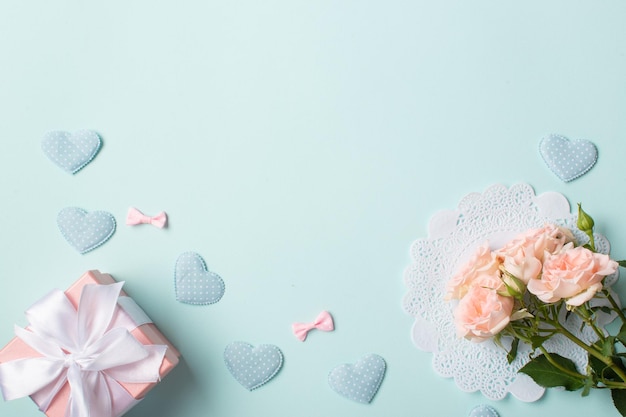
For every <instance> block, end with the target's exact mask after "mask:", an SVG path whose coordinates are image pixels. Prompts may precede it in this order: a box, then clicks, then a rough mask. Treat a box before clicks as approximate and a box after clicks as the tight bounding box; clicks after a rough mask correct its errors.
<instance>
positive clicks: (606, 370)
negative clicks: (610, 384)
mask: <svg viewBox="0 0 626 417" xmlns="http://www.w3.org/2000/svg"><path fill="white" fill-rule="evenodd" d="M611 359H612V360H613V364H614V365H615V366H616V367H618V368H620V369H622V370H626V369H625V368H624V363H623V362H622V359H621V358H620V357H619V354H617V355H614V356H612V357H611ZM589 366H590V367H591V369H592V370H593V372H594V373H595V374H596V375H597V376H598V379H600V380H601V381H602V380H605V381H606V380H609V381H619V382H621V381H622V380H621V378H620V377H619V376H618V375H617V374H616V373H615V371H614V370H613V369H612V368H611V367H610V366H608V365H607V364H605V363H604V362H602V361H601V360H600V359H598V358H596V357H595V356H592V355H589Z"/></svg>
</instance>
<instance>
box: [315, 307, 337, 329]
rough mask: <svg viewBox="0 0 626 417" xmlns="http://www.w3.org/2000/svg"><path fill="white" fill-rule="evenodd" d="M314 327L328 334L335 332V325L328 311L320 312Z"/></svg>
mask: <svg viewBox="0 0 626 417" xmlns="http://www.w3.org/2000/svg"><path fill="white" fill-rule="evenodd" d="M315 327H316V328H317V329H319V330H322V331H324V332H330V331H333V330H335V324H334V323H333V317H332V316H331V315H330V313H329V312H328V311H322V312H321V313H320V315H319V316H317V320H316V321H315Z"/></svg>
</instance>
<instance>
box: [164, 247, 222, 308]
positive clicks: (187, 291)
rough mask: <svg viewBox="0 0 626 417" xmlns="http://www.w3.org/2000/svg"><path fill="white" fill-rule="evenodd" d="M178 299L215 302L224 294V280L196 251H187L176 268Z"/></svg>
mask: <svg viewBox="0 0 626 417" xmlns="http://www.w3.org/2000/svg"><path fill="white" fill-rule="evenodd" d="M174 285H175V290H176V300H178V301H180V302H182V303H187V304H213V303H217V302H218V301H219V300H220V299H221V298H222V296H223V295H224V290H225V286H224V281H223V280H222V278H221V277H220V276H219V275H217V274H216V273H214V272H211V271H209V270H208V268H207V266H206V263H205V262H204V259H202V257H201V256H200V255H198V254H197V253H195V252H185V253H183V254H181V255H180V256H179V257H178V259H177V260H176V267H175V268H174Z"/></svg>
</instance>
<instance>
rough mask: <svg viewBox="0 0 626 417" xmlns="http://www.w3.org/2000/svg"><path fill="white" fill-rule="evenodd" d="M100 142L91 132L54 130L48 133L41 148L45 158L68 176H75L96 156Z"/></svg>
mask: <svg viewBox="0 0 626 417" xmlns="http://www.w3.org/2000/svg"><path fill="white" fill-rule="evenodd" d="M101 145H102V140H101V139H100V136H98V134H97V133H96V132H94V131H92V130H79V131H77V132H74V133H70V132H64V131H60V130H55V131H53V132H48V133H47V134H46V135H45V136H44V138H43V140H42V142H41V148H42V149H43V152H44V153H45V154H46V156H47V157H48V158H49V159H50V160H51V161H52V162H54V163H55V164H56V165H58V166H59V167H61V169H63V170H64V171H67V172H69V173H70V174H75V173H76V172H78V171H79V170H80V169H81V168H83V167H84V166H85V165H87V164H88V163H89V162H91V160H92V159H93V158H94V157H95V156H96V154H97V153H98V150H100V146H101Z"/></svg>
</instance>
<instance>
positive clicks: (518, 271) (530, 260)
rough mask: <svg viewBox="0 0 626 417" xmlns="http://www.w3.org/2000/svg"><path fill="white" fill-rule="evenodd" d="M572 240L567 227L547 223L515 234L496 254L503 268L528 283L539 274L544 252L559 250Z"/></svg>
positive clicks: (572, 236) (550, 252)
mask: <svg viewBox="0 0 626 417" xmlns="http://www.w3.org/2000/svg"><path fill="white" fill-rule="evenodd" d="M573 240H574V235H572V232H571V231H570V230H569V229H565V228H562V227H558V226H556V225H553V224H548V225H546V226H544V227H542V228H539V229H531V230H528V231H527V232H524V233H522V234H520V235H518V236H516V237H515V238H514V239H513V240H511V241H510V242H509V243H507V244H506V245H504V246H503V247H502V248H501V249H498V250H497V251H496V256H497V257H498V259H499V260H500V261H501V262H502V264H503V266H504V269H506V270H507V271H508V272H509V273H510V274H511V275H513V276H514V277H516V278H518V279H519V280H521V281H522V282H524V283H525V284H528V281H530V280H531V279H534V278H537V277H538V276H539V274H541V268H542V263H543V261H544V259H545V257H546V254H553V253H556V252H558V251H560V250H561V249H562V248H563V245H565V244H566V243H568V242H572V241H573Z"/></svg>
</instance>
